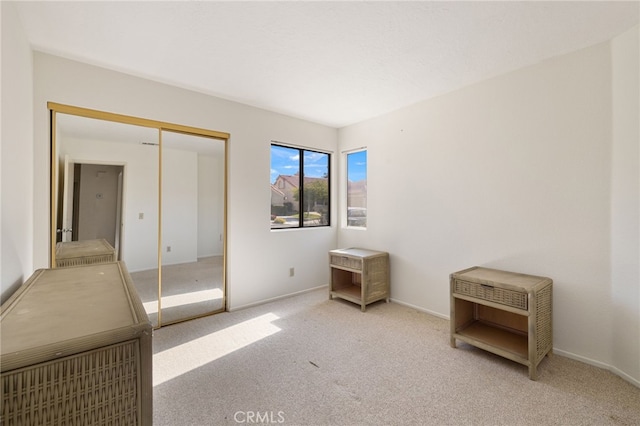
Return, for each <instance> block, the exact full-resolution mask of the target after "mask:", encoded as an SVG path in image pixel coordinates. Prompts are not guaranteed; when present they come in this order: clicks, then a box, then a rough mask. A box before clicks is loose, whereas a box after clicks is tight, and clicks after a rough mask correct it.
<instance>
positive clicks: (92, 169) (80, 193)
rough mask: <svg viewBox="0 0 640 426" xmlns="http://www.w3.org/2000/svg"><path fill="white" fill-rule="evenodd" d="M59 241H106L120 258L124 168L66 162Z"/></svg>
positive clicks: (120, 166) (117, 257) (110, 165)
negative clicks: (65, 182) (65, 181)
mask: <svg viewBox="0 0 640 426" xmlns="http://www.w3.org/2000/svg"><path fill="white" fill-rule="evenodd" d="M65 169H66V173H65V180H68V182H67V184H66V185H63V196H62V198H63V202H62V203H61V206H62V208H63V212H62V215H61V219H62V222H63V223H62V226H60V227H59V229H60V231H61V232H60V233H59V234H58V237H59V241H62V242H69V241H86V240H97V239H104V240H106V241H107V242H108V243H109V244H110V245H111V246H112V247H113V248H114V249H115V253H116V259H118V260H119V259H120V258H121V257H120V249H121V245H120V232H121V230H122V223H121V222H122V187H123V185H122V183H123V175H124V166H122V165H113V164H89V163H73V162H72V161H69V160H68V159H67V160H66V161H65Z"/></svg>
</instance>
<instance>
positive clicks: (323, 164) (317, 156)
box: [271, 144, 330, 229]
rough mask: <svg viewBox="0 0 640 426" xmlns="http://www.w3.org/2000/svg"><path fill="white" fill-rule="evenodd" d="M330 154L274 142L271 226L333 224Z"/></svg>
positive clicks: (298, 226)
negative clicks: (330, 202)
mask: <svg viewBox="0 0 640 426" xmlns="http://www.w3.org/2000/svg"><path fill="white" fill-rule="evenodd" d="M329 157H330V155H329V154H327V153H324V152H317V151H311V150H307V149H301V148H292V147H288V146H283V145H276V144H272V145H271V229H282V228H304V227H313V226H328V225H329V224H330V223H329V212H330V208H329V201H330V194H329V178H330V171H329Z"/></svg>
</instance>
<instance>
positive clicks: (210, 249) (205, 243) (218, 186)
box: [198, 155, 224, 257]
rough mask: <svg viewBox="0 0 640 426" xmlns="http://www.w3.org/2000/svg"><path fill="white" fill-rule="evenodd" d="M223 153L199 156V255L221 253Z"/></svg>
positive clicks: (219, 254)
mask: <svg viewBox="0 0 640 426" xmlns="http://www.w3.org/2000/svg"><path fill="white" fill-rule="evenodd" d="M223 170H224V157H222V156H218V157H214V156H212V155H199V156H198V257H208V256H222V254H223V244H222V239H223V233H224V214H223V213H224V211H223V209H222V206H223V205H224V175H223V172H222V171H223Z"/></svg>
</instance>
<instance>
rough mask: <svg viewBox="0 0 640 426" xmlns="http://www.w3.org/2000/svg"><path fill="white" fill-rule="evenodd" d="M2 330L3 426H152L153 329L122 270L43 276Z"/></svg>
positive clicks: (12, 307)
mask: <svg viewBox="0 0 640 426" xmlns="http://www.w3.org/2000/svg"><path fill="white" fill-rule="evenodd" d="M0 326H1V327H2V336H1V343H2V346H1V349H0V368H1V372H0V378H1V380H2V410H1V413H0V424H3V425H7V426H9V425H59V424H65V425H107V424H108V425H150V424H151V423H152V391H153V383H152V347H151V339H152V329H151V323H150V322H149V319H148V317H147V314H146V313H145V311H144V308H143V306H142V302H141V301H140V298H139V297H138V295H137V293H136V291H135V289H134V287H133V284H132V282H131V278H130V277H129V274H128V272H127V270H126V268H125V266H124V264H123V263H121V262H114V263H104V264H96V265H87V266H75V267H69V268H56V269H40V270H37V271H36V272H35V273H34V274H33V275H32V276H31V278H30V279H29V280H28V281H27V282H26V283H25V284H23V285H22V286H21V287H20V288H19V289H18V290H17V291H16V293H15V294H14V295H13V296H11V298H10V299H9V300H7V302H6V303H5V304H3V305H2V310H1V312H0Z"/></svg>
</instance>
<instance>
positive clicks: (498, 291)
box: [450, 267, 553, 380]
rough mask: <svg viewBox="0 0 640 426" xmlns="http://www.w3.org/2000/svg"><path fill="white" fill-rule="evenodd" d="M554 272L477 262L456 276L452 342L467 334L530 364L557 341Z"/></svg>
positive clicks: (533, 369) (533, 371)
mask: <svg viewBox="0 0 640 426" xmlns="http://www.w3.org/2000/svg"><path fill="white" fill-rule="evenodd" d="M552 284H553V281H552V280H551V279H550V278H546V277H538V276H533V275H525V274H519V273H515V272H507V271H500V270H497V269H489V268H480V267H473V268H469V269H465V270H463V271H459V272H455V273H453V274H451V276H450V294H451V338H450V340H451V347H454V348H455V347H456V340H461V341H463V342H466V343H468V344H470V345H473V346H476V347H478V348H480V349H484V350H486V351H489V352H492V353H495V354H497V355H500V356H502V357H505V358H507V359H510V360H512V361H515V362H518V363H520V364H523V365H526V366H527V367H529V378H530V379H532V380H536V378H537V367H538V364H539V363H540V361H542V359H543V358H544V357H545V355H547V354H551V352H552V346H553V338H552V323H551V308H552V305H551V302H552Z"/></svg>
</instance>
